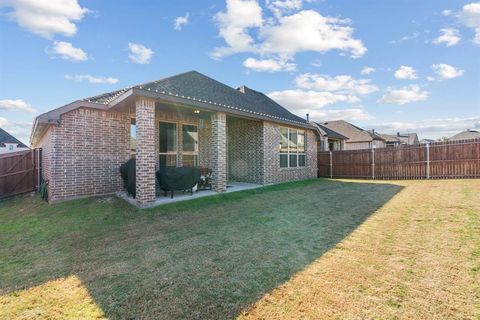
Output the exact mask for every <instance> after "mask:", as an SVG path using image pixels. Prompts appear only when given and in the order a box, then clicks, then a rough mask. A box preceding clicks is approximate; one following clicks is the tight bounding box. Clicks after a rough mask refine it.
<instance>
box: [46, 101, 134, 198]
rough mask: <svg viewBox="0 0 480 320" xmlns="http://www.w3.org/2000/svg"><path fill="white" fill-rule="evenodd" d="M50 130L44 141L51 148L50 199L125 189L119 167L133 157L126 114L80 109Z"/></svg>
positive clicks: (48, 162)
mask: <svg viewBox="0 0 480 320" xmlns="http://www.w3.org/2000/svg"><path fill="white" fill-rule="evenodd" d="M50 130H51V131H50V134H49V135H48V136H46V137H45V138H44V143H43V145H44V146H47V149H50V151H47V152H44V155H45V162H44V170H46V171H47V173H46V175H47V176H48V175H50V179H49V180H50V190H49V191H50V192H49V201H50V202H57V201H60V200H66V199H70V198H77V197H81V196H88V195H99V194H108V193H113V192H116V191H119V190H122V189H123V182H122V179H121V176H120V173H119V167H120V164H122V163H123V162H125V161H126V160H127V159H128V158H129V139H130V119H129V117H128V116H127V115H126V114H124V113H118V112H106V111H99V110H94V109H87V108H80V109H76V110H73V111H70V112H68V113H66V114H64V115H62V116H61V124H60V125H59V126H52V127H51V129H50ZM49 164H50V165H49ZM49 167H50V168H49ZM48 171H50V173H48Z"/></svg>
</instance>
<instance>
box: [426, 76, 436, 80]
mask: <svg viewBox="0 0 480 320" xmlns="http://www.w3.org/2000/svg"><path fill="white" fill-rule="evenodd" d="M427 81H435V77H432V76H428V77H427Z"/></svg>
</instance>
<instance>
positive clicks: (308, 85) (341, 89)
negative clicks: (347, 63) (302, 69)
mask: <svg viewBox="0 0 480 320" xmlns="http://www.w3.org/2000/svg"><path fill="white" fill-rule="evenodd" d="M295 83H296V85H297V87H299V88H302V89H313V90H317V91H328V92H337V93H344V94H352V95H355V94H358V95H367V94H370V93H372V92H375V91H378V87H377V86H375V85H372V84H371V83H370V80H369V79H354V78H353V77H352V76H349V75H340V76H336V77H330V76H328V75H321V74H311V73H305V74H301V75H299V76H297V77H296V78H295Z"/></svg>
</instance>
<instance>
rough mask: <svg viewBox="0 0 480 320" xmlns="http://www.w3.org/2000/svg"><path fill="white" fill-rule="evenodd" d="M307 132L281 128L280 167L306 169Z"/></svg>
mask: <svg viewBox="0 0 480 320" xmlns="http://www.w3.org/2000/svg"><path fill="white" fill-rule="evenodd" d="M305 162H306V155H305V130H298V129H292V128H285V127H280V167H281V168H296V167H305Z"/></svg>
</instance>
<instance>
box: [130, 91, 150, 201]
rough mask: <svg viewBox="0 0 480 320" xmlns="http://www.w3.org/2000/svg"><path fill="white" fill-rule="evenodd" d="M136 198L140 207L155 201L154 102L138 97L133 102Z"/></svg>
mask: <svg viewBox="0 0 480 320" xmlns="http://www.w3.org/2000/svg"><path fill="white" fill-rule="evenodd" d="M135 117H136V125H137V141H136V150H137V153H136V182H135V187H136V198H137V202H138V204H139V205H140V206H142V205H145V204H147V203H149V202H152V201H155V100H153V99H147V98H143V97H140V98H138V100H137V101H136V102H135Z"/></svg>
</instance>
